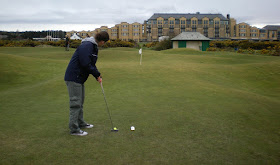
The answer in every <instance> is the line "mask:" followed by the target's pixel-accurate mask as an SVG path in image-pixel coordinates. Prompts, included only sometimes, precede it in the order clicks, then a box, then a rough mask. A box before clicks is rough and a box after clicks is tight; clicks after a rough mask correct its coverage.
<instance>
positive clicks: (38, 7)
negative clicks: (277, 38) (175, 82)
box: [0, 0, 280, 30]
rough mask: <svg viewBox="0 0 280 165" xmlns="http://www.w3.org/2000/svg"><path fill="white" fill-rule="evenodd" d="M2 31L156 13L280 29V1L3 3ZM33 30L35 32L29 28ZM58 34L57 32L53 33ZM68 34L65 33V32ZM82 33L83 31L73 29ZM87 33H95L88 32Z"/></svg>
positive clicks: (14, 0) (49, 0) (17, 0)
mask: <svg viewBox="0 0 280 165" xmlns="http://www.w3.org/2000/svg"><path fill="white" fill-rule="evenodd" d="M0 1H1V3H0V4H1V5H0V30H7V28H8V27H13V25H14V26H15V25H16V26H17V27H18V28H19V29H20V28H21V26H26V25H31V24H32V25H34V27H35V26H36V25H42V24H43V25H45V26H50V27H51V25H54V24H56V25H57V24H61V25H62V24H63V25H64V26H65V24H71V25H73V24H77V25H79V24H80V25H82V24H92V25H97V26H101V25H107V26H112V25H115V24H118V23H120V22H128V23H133V22H139V23H143V22H144V20H147V19H149V18H150V17H151V16H152V15H153V13H196V12H200V13H220V14H223V15H224V16H226V15H227V14H230V15H231V17H232V18H235V19H236V20H237V22H238V23H240V22H246V23H248V24H250V25H252V26H257V27H259V28H261V27H263V26H265V25H268V24H269V25H273V24H274V25H275V24H278V25H280V10H279V6H280V0H265V1H264V0H199V1H194V0H171V1H170V0H168V1H167V0H137V1H133V0H101V1H100V0H98V1H97V0H44V1H42V0H41V1H40V0H0ZM72 28H74V27H72ZM30 30H33V29H32V27H30ZM54 30H55V29H54ZM62 30H65V29H62ZM72 30H80V29H72ZM84 30H92V29H86V27H85V29H84Z"/></svg>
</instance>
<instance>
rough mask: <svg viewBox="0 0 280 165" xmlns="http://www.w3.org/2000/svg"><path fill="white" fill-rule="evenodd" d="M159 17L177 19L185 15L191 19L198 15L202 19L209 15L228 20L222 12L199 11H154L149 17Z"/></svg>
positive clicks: (212, 17)
mask: <svg viewBox="0 0 280 165" xmlns="http://www.w3.org/2000/svg"><path fill="white" fill-rule="evenodd" d="M158 17H162V18H164V19H168V18H170V17H174V18H175V19H180V18H181V17H185V18H187V19H191V18H193V17H196V18H198V19H202V18H204V17H207V18H209V19H214V18H216V17H218V18H220V19H221V20H228V19H227V18H226V17H224V16H223V15H222V14H200V13H199V12H197V13H154V15H152V16H151V18H149V19H157V18H158Z"/></svg>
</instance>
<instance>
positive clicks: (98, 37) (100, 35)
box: [95, 31, 109, 42]
mask: <svg viewBox="0 0 280 165" xmlns="http://www.w3.org/2000/svg"><path fill="white" fill-rule="evenodd" d="M95 39H96V40H97V41H98V42H100V41H105V42H107V41H108V40H109V34H108V33H107V32H105V31H102V32H99V33H97V34H96V35H95Z"/></svg>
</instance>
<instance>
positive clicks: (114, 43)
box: [102, 39, 139, 48]
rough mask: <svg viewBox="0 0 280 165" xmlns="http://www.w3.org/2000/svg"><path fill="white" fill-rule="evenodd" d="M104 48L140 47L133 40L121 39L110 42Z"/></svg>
mask: <svg viewBox="0 0 280 165" xmlns="http://www.w3.org/2000/svg"><path fill="white" fill-rule="evenodd" d="M102 47H103V48H108V47H139V45H138V44H137V43H136V42H135V41H133V40H130V41H122V40H120V39H117V40H109V41H108V42H106V43H105V44H104V45H103V46H102Z"/></svg>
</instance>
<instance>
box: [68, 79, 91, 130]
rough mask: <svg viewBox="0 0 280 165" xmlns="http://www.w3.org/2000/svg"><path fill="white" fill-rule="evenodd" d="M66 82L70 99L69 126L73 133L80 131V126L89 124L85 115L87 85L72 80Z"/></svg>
mask: <svg viewBox="0 0 280 165" xmlns="http://www.w3.org/2000/svg"><path fill="white" fill-rule="evenodd" d="M65 83H66V85H67V89H68V93H69V99H70V101H69V103H70V114H69V128H70V132H71V133H75V132H79V131H80V127H84V126H86V125H87V123H86V122H85V121H84V117H83V116H84V115H83V104H84V100H85V87H84V84H79V83H75V82H72V81H65Z"/></svg>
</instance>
